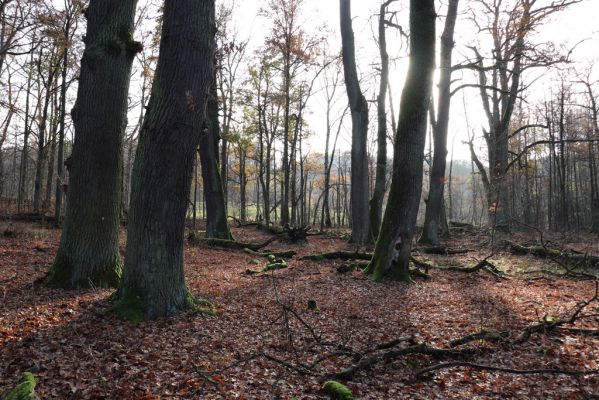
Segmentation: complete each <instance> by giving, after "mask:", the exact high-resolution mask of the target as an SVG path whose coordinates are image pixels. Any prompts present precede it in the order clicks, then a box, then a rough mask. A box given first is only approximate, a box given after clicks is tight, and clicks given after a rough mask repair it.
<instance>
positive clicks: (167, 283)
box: [115, 0, 216, 319]
mask: <svg viewBox="0 0 599 400" xmlns="http://www.w3.org/2000/svg"><path fill="white" fill-rule="evenodd" d="M215 32H216V27H215V23H214V0H166V1H165V2H164V16H163V26H162V38H161V42H160V56H159V59H158V65H157V69H156V75H155V78H154V83H153V86H152V93H151V97H150V102H149V106H148V112H147V113H146V117H145V120H144V123H143V126H142V129H141V131H140V137H139V144H138V148H137V154H136V157H135V163H134V166H133V177H132V195H131V205H130V211H129V217H130V220H129V225H128V229H127V235H128V240H127V252H126V257H125V273H124V277H123V282H122V284H121V287H120V289H119V296H118V303H117V304H116V306H115V309H116V311H117V312H118V311H119V309H121V310H122V311H123V313H127V312H128V315H131V311H132V310H127V308H129V307H133V308H135V309H136V310H134V311H136V312H138V314H139V315H140V316H141V317H143V318H148V319H155V318H161V317H168V316H170V315H173V314H175V313H176V312H178V311H180V310H183V309H185V308H187V307H189V306H190V305H192V298H191V297H190V296H189V293H188V290H187V287H186V285H185V277H184V274H183V231H184V223H185V212H186V209H187V198H188V196H189V191H190V186H191V176H192V172H193V164H194V155H195V150H196V148H197V146H198V145H199V142H200V136H201V131H202V129H203V128H204V124H205V111H206V101H207V97H208V92H209V89H210V86H211V85H212V81H213V76H214V75H213V59H214V35H215Z"/></svg>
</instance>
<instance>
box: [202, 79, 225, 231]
mask: <svg viewBox="0 0 599 400" xmlns="http://www.w3.org/2000/svg"><path fill="white" fill-rule="evenodd" d="M206 114H207V115H206V128H205V129H204V131H203V132H202V136H201V138H200V147H199V152H200V163H201V165H202V182H203V183H204V194H205V196H206V237H207V238H218V239H232V238H233V236H232V235H231V231H230V230H229V225H228V224H227V207H226V205H225V195H224V192H223V183H222V180H221V177H220V173H219V170H218V138H219V137H220V123H219V120H218V93H217V90H216V81H215V82H214V83H213V84H212V86H211V89H210V94H209V96H208V104H207V107H206ZM194 207H195V205H194Z"/></svg>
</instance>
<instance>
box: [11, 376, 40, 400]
mask: <svg viewBox="0 0 599 400" xmlns="http://www.w3.org/2000/svg"><path fill="white" fill-rule="evenodd" d="M3 399H4V400H35V399H37V396H36V395H35V377H34V376H33V374H32V373H31V372H25V373H24V374H23V377H22V378H21V380H20V381H19V383H18V384H17V386H15V388H14V389H13V390H11V391H10V392H8V394H6V395H5V396H4V397H3Z"/></svg>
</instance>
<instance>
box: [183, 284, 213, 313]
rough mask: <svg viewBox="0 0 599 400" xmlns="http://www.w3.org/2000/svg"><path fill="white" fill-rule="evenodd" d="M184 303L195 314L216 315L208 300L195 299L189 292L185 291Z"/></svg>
mask: <svg viewBox="0 0 599 400" xmlns="http://www.w3.org/2000/svg"><path fill="white" fill-rule="evenodd" d="M185 300H186V302H187V304H188V305H189V307H190V308H191V309H192V310H193V311H194V312H196V313H199V314H203V315H210V316H215V315H216V306H215V305H214V303H212V302H211V301H210V300H206V299H201V298H198V297H195V296H194V295H193V294H192V293H191V292H190V291H189V290H188V291H187V297H186V299H185Z"/></svg>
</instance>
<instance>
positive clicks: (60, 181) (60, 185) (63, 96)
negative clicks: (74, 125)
mask: <svg viewBox="0 0 599 400" xmlns="http://www.w3.org/2000/svg"><path fill="white" fill-rule="evenodd" d="M69 26H70V25H69V24H67V25H66V30H65V37H67V38H68V37H69ZM68 61H69V49H68V48H66V47H65V49H64V54H63V55H62V71H61V83H60V126H59V130H58V154H57V157H56V158H57V163H56V195H55V204H54V224H55V225H56V226H58V225H60V214H61V210H62V195H63V190H64V184H65V175H64V136H65V118H66V103H67V67H68Z"/></svg>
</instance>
